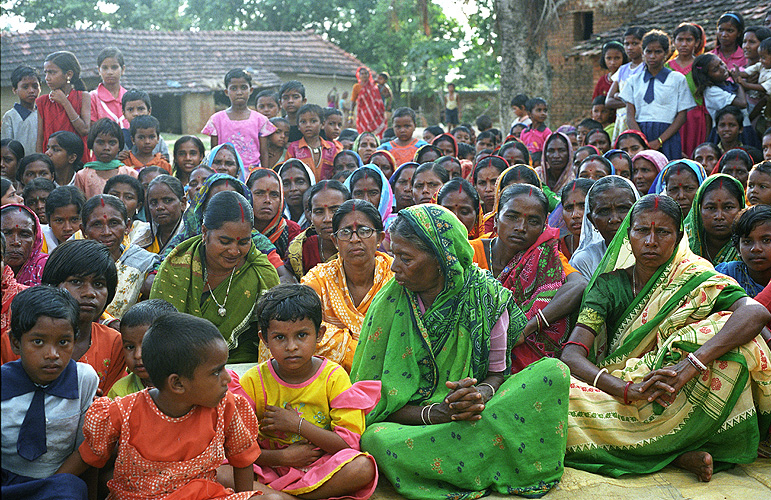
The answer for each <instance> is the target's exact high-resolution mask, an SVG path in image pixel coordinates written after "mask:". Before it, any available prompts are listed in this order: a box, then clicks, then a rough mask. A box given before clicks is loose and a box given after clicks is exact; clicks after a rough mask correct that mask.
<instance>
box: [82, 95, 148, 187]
mask: <svg viewBox="0 0 771 500" xmlns="http://www.w3.org/2000/svg"><path fill="white" fill-rule="evenodd" d="M126 94H127V95H128V93H126ZM123 146H124V142H123V133H122V132H121V130H120V126H118V124H117V123H115V122H114V121H112V120H110V119H109V118H102V119H101V120H98V121H96V122H94V123H93V124H92V125H91V129H90V130H89V132H88V147H89V149H91V150H92V151H93V152H94V155H93V156H94V161H90V162H88V163H86V164H85V165H84V167H85V168H83V169H82V170H79V171H78V172H77V173H75V180H74V181H73V185H74V186H75V187H76V188H78V189H80V190H81V191H83V194H84V195H85V196H86V198H91V197H92V196H95V195H97V194H101V193H102V191H103V190H104V185H105V184H106V183H107V180H108V179H110V178H111V177H115V176H116V175H121V174H125V175H130V176H132V177H136V176H137V172H136V171H135V170H134V169H133V168H131V167H127V166H126V165H124V164H123V163H122V162H121V161H120V160H119V159H117V156H118V153H119V152H120V151H121V150H123Z"/></svg>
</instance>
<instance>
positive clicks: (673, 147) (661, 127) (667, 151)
mask: <svg viewBox="0 0 771 500" xmlns="http://www.w3.org/2000/svg"><path fill="white" fill-rule="evenodd" d="M637 124H638V125H639V126H640V131H641V132H642V133H643V134H645V137H647V138H648V143H651V142H653V141H655V140H656V139H658V138H659V136H661V134H663V133H664V131H665V130H666V129H668V128H669V126H670V125H672V124H671V123H662V122H638V123H637ZM659 151H660V152H662V153H663V154H664V156H666V157H667V158H668V159H669V160H670V161H671V160H679V159H680V158H682V157H683V142H682V140H681V139H680V131H679V130H678V131H677V132H676V133H675V135H673V136H672V137H670V138H669V139H667V140H666V141H664V144H662V145H661V147H660V148H659Z"/></svg>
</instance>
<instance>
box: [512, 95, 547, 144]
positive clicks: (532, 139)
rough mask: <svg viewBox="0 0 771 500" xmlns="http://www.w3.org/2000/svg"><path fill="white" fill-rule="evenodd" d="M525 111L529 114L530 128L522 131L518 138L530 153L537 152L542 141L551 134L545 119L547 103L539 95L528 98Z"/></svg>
mask: <svg viewBox="0 0 771 500" xmlns="http://www.w3.org/2000/svg"><path fill="white" fill-rule="evenodd" d="M525 107H526V108H527V113H528V115H530V120H532V123H531V124H530V128H529V129H528V130H525V131H524V132H522V133H521V134H520V136H519V139H520V140H521V141H522V142H524V143H525V146H527V150H528V151H530V152H531V153H537V152H539V151H541V150H542V149H543V143H544V141H545V140H546V138H547V137H549V136H550V135H551V130H550V129H549V127H547V126H546V119H547V118H549V105H548V104H547V103H546V100H545V99H543V98H541V97H534V98H532V99H528V101H527V103H526V104H525Z"/></svg>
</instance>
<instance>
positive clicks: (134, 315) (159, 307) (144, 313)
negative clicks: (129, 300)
mask: <svg viewBox="0 0 771 500" xmlns="http://www.w3.org/2000/svg"><path fill="white" fill-rule="evenodd" d="M175 312H177V308H176V307H174V306H173V305H171V304H170V303H169V302H166V301H165V300H163V299H150V300H143V301H142V302H137V303H136V304H134V305H133V306H131V308H130V309H129V310H128V311H126V313H125V314H124V315H123V317H122V318H121V319H120V327H121V329H123V328H133V327H135V326H143V325H148V326H149V325H152V324H153V321H155V320H156V319H158V318H160V317H161V316H165V315H166V314H169V313H175Z"/></svg>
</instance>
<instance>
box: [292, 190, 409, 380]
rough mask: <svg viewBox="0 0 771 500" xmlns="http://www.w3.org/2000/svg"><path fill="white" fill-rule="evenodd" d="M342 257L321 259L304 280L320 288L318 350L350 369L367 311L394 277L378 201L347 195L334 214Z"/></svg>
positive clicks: (315, 287) (337, 242)
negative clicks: (383, 248) (321, 331)
mask: <svg viewBox="0 0 771 500" xmlns="http://www.w3.org/2000/svg"><path fill="white" fill-rule="evenodd" d="M332 231H333V233H332V234H333V235H334V236H333V239H334V242H335V245H336V246H337V250H338V257H337V258H336V259H335V260H333V261H331V262H327V263H323V264H319V265H318V266H316V267H314V268H313V269H311V270H310V272H308V274H306V275H305V276H303V279H302V283H303V284H304V285H308V286H310V287H311V288H313V289H314V290H316V293H318V294H319V297H321V303H322V307H323V309H322V310H323V313H324V315H323V320H324V324H325V325H326V327H327V330H326V333H325V334H324V337H323V338H322V339H321V340H320V341H319V342H318V343H317V344H316V354H317V355H318V356H323V357H325V358H327V359H330V360H332V361H334V362H335V363H338V364H339V365H341V366H342V367H343V368H345V370H346V371H348V372H350V371H351V364H352V363H353V353H354V352H355V351H356V346H357V345H358V343H359V334H360V332H361V325H362V322H363V321H364V315H366V314H367V310H368V309H369V307H370V305H371V304H372V300H373V299H374V298H375V295H376V294H377V293H378V292H379V291H380V289H381V288H383V286H385V284H386V283H387V282H388V281H389V280H390V279H391V277H392V276H393V275H394V273H393V272H392V271H391V263H392V262H393V259H392V258H391V256H389V255H387V254H385V253H382V252H378V251H377V248H378V247H379V246H380V244H381V243H382V242H383V238H384V237H385V235H384V234H383V222H382V221H381V220H380V217H379V214H378V212H377V209H375V207H374V206H373V205H372V204H371V203H369V202H367V201H364V200H356V199H354V200H348V201H346V202H345V203H343V204H342V205H341V206H340V208H338V209H337V211H336V212H335V215H334V216H333V217H332Z"/></svg>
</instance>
